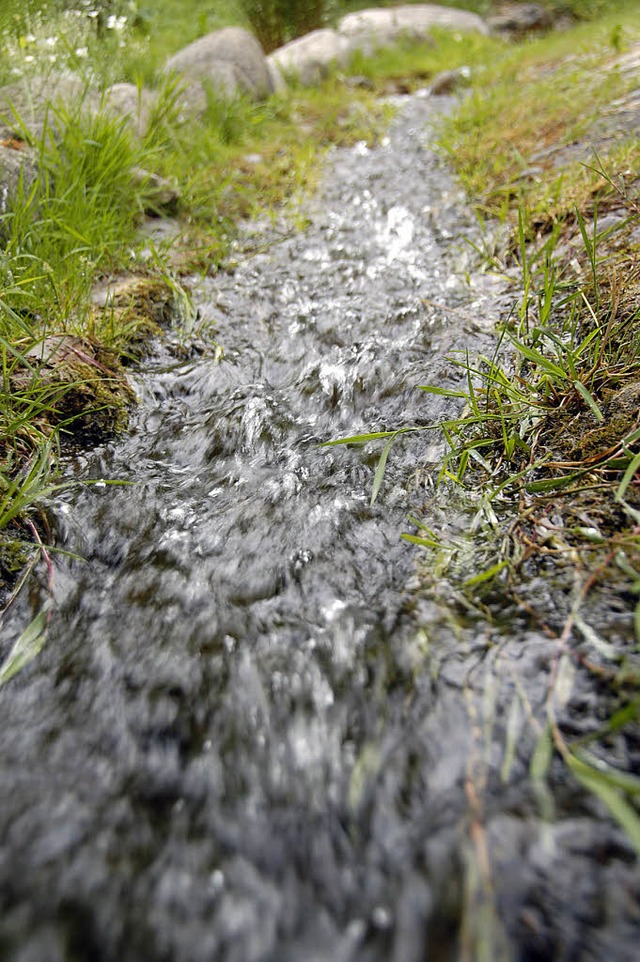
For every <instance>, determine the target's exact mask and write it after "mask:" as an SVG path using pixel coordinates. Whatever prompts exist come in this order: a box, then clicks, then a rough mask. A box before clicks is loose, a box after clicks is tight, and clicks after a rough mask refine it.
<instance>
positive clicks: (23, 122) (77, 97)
mask: <svg viewBox="0 0 640 962" xmlns="http://www.w3.org/2000/svg"><path fill="white" fill-rule="evenodd" d="M154 103H155V94H153V93H152V92H151V91H150V90H144V89H142V90H140V89H139V88H138V87H136V86H135V84H126V83H121V84H114V85H113V86H112V87H108V88H107V90H105V91H104V93H102V94H101V93H100V92H99V91H98V90H92V89H90V88H89V87H88V85H87V83H86V81H84V80H83V79H82V78H81V77H76V76H72V75H56V74H51V75H48V76H36V77H31V78H30V79H29V83H28V85H27V84H24V83H13V84H9V85H8V86H6V87H0V114H2V116H3V118H4V120H5V122H6V123H7V124H9V125H10V126H11V127H12V129H14V130H17V131H20V129H21V127H22V126H24V127H25V128H26V129H27V130H28V131H29V133H30V134H31V136H32V137H34V138H35V139H40V138H41V137H42V135H43V133H44V132H45V124H47V126H48V128H49V129H50V130H52V131H53V133H54V136H55V134H56V130H57V129H58V128H59V127H60V125H61V121H63V120H64V112H65V111H70V112H73V111H74V110H76V109H77V108H78V107H81V108H82V109H83V110H86V111H87V112H88V113H92V114H97V113H98V112H99V111H100V110H104V111H106V112H107V113H112V114H114V115H115V116H117V117H120V118H122V119H123V120H125V121H126V123H127V124H128V125H130V126H131V129H132V130H133V131H134V132H135V133H136V134H137V135H138V136H140V137H141V136H143V134H144V133H145V131H146V129H147V126H148V123H149V117H150V115H151V110H152V108H153V105H154ZM61 106H62V108H63V109H62V111H61V110H60V108H61ZM52 108H53V109H52Z"/></svg>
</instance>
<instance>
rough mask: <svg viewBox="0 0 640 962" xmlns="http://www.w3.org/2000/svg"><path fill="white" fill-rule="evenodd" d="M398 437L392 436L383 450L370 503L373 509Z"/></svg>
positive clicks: (374, 479)
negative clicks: (392, 446) (390, 453)
mask: <svg viewBox="0 0 640 962" xmlns="http://www.w3.org/2000/svg"><path fill="white" fill-rule="evenodd" d="M396 437H397V434H392V435H391V437H390V438H389V440H388V441H387V443H386V444H385V446H384V448H383V449H382V454H381V455H380V459H379V461H378V466H377V468H376V473H375V475H374V478H373V488H372V489H371V501H370V502H369V504H370V506H371V507H373V505H374V504H375V501H376V498H377V497H378V493H379V491H380V488H381V486H382V481H383V479H384V472H385V470H386V467H387V459H388V457H389V451H390V450H391V445H392V444H393V442H394V441H395V439H396Z"/></svg>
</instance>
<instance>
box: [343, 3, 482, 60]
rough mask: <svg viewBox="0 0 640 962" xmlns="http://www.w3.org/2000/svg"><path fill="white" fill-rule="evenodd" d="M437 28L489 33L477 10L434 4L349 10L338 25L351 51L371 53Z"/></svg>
mask: <svg viewBox="0 0 640 962" xmlns="http://www.w3.org/2000/svg"><path fill="white" fill-rule="evenodd" d="M434 27H445V28H449V29H451V30H459V31H462V32H470V31H471V32H473V31H476V32H478V33H483V34H486V33H488V28H487V26H486V24H485V22H484V21H483V20H482V18H481V17H479V16H477V15H476V14H475V13H469V12H468V11H466V10H454V9H452V8H450V7H440V6H436V5H435V4H431V3H423V4H416V5H414V6H409V5H405V6H400V7H391V8H387V9H374V10H360V11H359V12H358V13H350V14H347V16H346V17H343V18H342V20H341V21H340V23H339V24H338V32H339V33H340V34H341V35H342V36H343V37H345V38H346V39H347V40H348V42H349V45H350V47H351V50H363V51H364V52H365V53H371V52H373V51H374V50H375V49H376V47H384V46H390V45H391V44H393V43H396V42H397V41H398V40H400V39H401V38H402V37H410V38H411V39H413V40H422V39H425V38H426V37H427V36H428V35H429V33H430V31H431V30H432V29H433V28H434Z"/></svg>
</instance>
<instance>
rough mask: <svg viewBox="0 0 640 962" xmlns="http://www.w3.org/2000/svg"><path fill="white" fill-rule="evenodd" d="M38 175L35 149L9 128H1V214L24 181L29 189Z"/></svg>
mask: <svg viewBox="0 0 640 962" xmlns="http://www.w3.org/2000/svg"><path fill="white" fill-rule="evenodd" d="M37 176H38V168H37V166H36V160H35V153H34V151H33V150H32V149H31V148H30V147H28V146H27V144H25V142H24V141H23V140H18V139H17V138H15V137H13V136H12V135H11V131H10V130H8V129H0V214H4V213H5V212H6V210H7V208H8V207H9V206H10V204H11V201H12V199H13V198H14V197H15V196H16V194H17V192H18V186H19V184H20V182H21V181H22V186H23V189H24V190H25V191H28V190H29V189H30V187H31V186H32V185H33V183H34V181H35V180H36V177H37Z"/></svg>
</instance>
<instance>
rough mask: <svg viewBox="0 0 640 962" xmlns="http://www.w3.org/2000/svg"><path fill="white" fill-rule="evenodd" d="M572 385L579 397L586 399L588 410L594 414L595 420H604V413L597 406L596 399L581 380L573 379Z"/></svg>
mask: <svg viewBox="0 0 640 962" xmlns="http://www.w3.org/2000/svg"><path fill="white" fill-rule="evenodd" d="M573 386H574V388H575V389H576V391H577V392H578V394H579V395H580V397H581V398H582V399H583V401H586V403H587V405H588V406H589V408H590V410H591V411H592V413H593V414H594V415H595V417H596V420H598V421H600V422H602V421H604V414H603V413H602V411H601V410H600V408H599V407H598V404H597V401H596V399H595V398H594V396H593V394H591V392H590V391H588V390H587V388H586V387H585V386H584V384H583V383H582V381H578V380H575V381H574V382H573Z"/></svg>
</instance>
